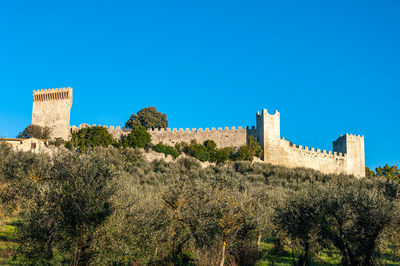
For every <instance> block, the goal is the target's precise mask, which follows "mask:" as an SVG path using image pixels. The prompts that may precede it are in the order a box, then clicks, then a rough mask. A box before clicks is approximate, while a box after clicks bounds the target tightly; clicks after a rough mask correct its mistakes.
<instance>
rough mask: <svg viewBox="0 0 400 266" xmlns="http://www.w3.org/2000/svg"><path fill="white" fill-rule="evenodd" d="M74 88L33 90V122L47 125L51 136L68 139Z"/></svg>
mask: <svg viewBox="0 0 400 266" xmlns="http://www.w3.org/2000/svg"><path fill="white" fill-rule="evenodd" d="M71 106H72V88H62V89H48V90H47V89H46V90H40V91H39V90H38V91H33V108H32V124H33V125H38V126H47V127H49V128H50V129H51V138H52V139H55V138H63V139H68V138H69V137H70V134H71V131H70V127H69V119H70V110H71Z"/></svg>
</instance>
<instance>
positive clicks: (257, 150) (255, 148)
mask: <svg viewBox="0 0 400 266" xmlns="http://www.w3.org/2000/svg"><path fill="white" fill-rule="evenodd" d="M248 146H249V152H250V157H252V158H253V157H254V156H256V157H258V158H261V156H262V153H263V150H262V148H261V146H260V144H259V143H258V141H257V140H256V138H255V137H253V136H249V141H248Z"/></svg>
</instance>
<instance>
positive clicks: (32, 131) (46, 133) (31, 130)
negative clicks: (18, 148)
mask: <svg viewBox="0 0 400 266" xmlns="http://www.w3.org/2000/svg"><path fill="white" fill-rule="evenodd" d="M50 134H51V129H50V128H48V127H42V126H38V125H29V126H27V127H26V128H25V129H24V130H23V131H22V132H20V133H19V134H18V135H17V138H21V139H29V138H37V139H49V138H50Z"/></svg>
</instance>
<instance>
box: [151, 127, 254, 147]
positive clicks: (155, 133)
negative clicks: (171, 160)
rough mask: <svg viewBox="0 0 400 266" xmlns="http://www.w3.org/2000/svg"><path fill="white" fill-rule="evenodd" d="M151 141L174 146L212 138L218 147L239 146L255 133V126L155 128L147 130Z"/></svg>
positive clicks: (201, 141)
mask: <svg viewBox="0 0 400 266" xmlns="http://www.w3.org/2000/svg"><path fill="white" fill-rule="evenodd" d="M149 133H150V134H151V141H152V143H153V144H157V143H161V142H162V143H164V144H167V145H171V146H174V145H175V144H177V143H179V142H187V143H190V141H191V140H196V141H197V142H198V143H203V142H204V141H205V140H213V141H215V143H216V144H217V146H218V148H224V147H240V146H242V145H245V144H246V143H247V138H248V136H249V135H251V134H255V127H252V128H249V127H244V128H242V127H238V128H237V129H236V128H235V127H232V128H231V129H229V128H228V127H225V128H224V129H222V128H218V129H215V128H211V129H209V128H205V129H204V130H203V129H202V128H198V129H196V128H193V129H189V128H186V129H185V130H184V129H182V128H180V129H176V128H174V129H172V130H171V129H170V128H168V129H161V130H158V129H155V130H149Z"/></svg>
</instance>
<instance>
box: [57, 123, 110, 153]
mask: <svg viewBox="0 0 400 266" xmlns="http://www.w3.org/2000/svg"><path fill="white" fill-rule="evenodd" d="M113 144H115V141H114V138H113V137H112V135H111V134H110V133H109V132H108V130H107V128H105V127H100V126H96V127H87V128H83V129H81V130H79V131H78V132H74V133H72V137H71V140H70V141H68V142H67V143H66V144H65V147H67V148H69V149H74V148H75V149H79V150H80V151H81V152H84V151H86V149H87V148H93V147H98V146H100V147H108V146H109V145H113Z"/></svg>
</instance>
